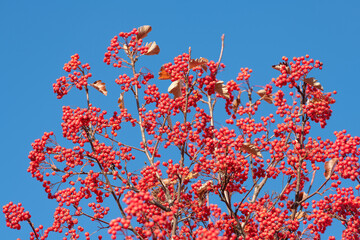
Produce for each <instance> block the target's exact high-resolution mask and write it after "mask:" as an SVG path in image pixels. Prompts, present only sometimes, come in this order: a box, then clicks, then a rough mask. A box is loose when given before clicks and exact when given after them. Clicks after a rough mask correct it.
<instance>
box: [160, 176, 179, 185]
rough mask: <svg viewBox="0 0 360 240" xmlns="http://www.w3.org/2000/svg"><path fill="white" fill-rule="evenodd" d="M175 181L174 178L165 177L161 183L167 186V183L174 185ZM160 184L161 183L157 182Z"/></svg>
mask: <svg viewBox="0 0 360 240" xmlns="http://www.w3.org/2000/svg"><path fill="white" fill-rule="evenodd" d="M176 182H177V181H176V180H172V179H171V178H165V179H163V183H164V184H165V185H166V186H167V185H174V184H175V183H176ZM159 184H160V185H161V183H159Z"/></svg>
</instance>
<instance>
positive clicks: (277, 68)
mask: <svg viewBox="0 0 360 240" xmlns="http://www.w3.org/2000/svg"><path fill="white" fill-rule="evenodd" d="M283 66H285V67H283ZM272 68H273V69H276V70H278V71H281V70H282V69H283V68H285V70H286V73H288V74H290V73H291V70H290V67H289V64H288V63H287V62H280V63H279V64H277V65H272Z"/></svg>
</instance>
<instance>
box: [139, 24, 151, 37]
mask: <svg viewBox="0 0 360 240" xmlns="http://www.w3.org/2000/svg"><path fill="white" fill-rule="evenodd" d="M149 32H151V26H150V25H144V26H141V27H139V28H138V35H137V39H138V40H139V39H143V38H145V37H146V36H147V35H148V33H149Z"/></svg>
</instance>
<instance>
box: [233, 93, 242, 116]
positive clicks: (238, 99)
mask: <svg viewBox="0 0 360 240" xmlns="http://www.w3.org/2000/svg"><path fill="white" fill-rule="evenodd" d="M240 95H241V92H239V95H238V96H237V98H236V99H234V101H233V103H232V109H233V111H234V113H236V111H237V109H238V108H239V105H240V102H241V101H240Z"/></svg>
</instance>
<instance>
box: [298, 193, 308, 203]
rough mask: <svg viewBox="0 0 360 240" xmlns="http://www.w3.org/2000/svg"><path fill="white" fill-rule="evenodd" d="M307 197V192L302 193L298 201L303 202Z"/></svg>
mask: <svg viewBox="0 0 360 240" xmlns="http://www.w3.org/2000/svg"><path fill="white" fill-rule="evenodd" d="M306 197H307V194H306V193H305V192H300V193H299V196H298V199H297V201H298V202H301V201H302V200H303V199H305V198H306Z"/></svg>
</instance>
